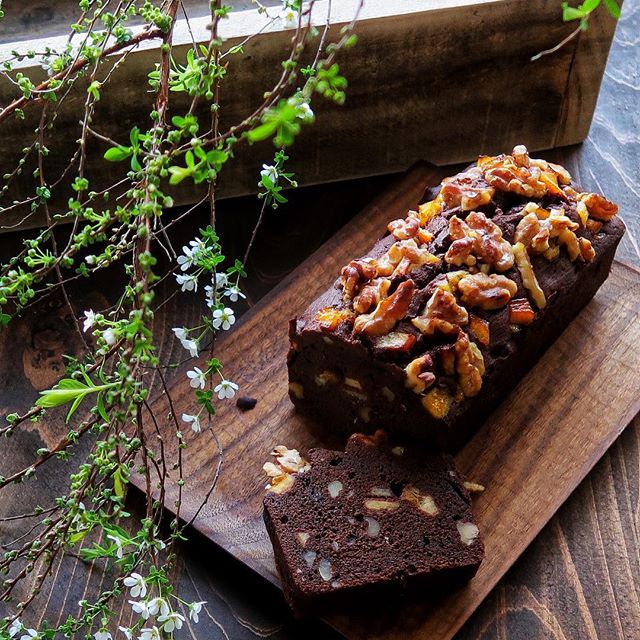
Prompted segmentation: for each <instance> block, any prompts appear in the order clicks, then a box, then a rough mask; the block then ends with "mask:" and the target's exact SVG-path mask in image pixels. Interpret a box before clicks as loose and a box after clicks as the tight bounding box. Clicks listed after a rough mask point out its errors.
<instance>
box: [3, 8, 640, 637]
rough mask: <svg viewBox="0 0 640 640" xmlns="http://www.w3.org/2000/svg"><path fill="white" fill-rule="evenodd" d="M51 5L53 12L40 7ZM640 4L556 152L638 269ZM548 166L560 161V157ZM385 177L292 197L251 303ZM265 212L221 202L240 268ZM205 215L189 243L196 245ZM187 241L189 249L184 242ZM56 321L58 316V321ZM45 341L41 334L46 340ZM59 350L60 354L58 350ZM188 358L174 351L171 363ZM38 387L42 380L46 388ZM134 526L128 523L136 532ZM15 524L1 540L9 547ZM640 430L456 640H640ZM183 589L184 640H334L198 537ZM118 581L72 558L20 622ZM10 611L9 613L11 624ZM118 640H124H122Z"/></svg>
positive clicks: (11, 404) (166, 317)
mask: <svg viewBox="0 0 640 640" xmlns="http://www.w3.org/2000/svg"><path fill="white" fill-rule="evenodd" d="M42 4H43V5H44V4H47V5H48V6H50V7H51V6H53V5H50V4H49V3H42ZM639 33H640V0H626V2H625V4H624V8H623V15H622V19H621V21H620V23H619V25H618V28H617V31H616V37H615V41H614V44H613V48H612V51H611V55H610V57H609V63H608V66H607V69H606V73H605V79H604V83H603V85H602V91H601V94H600V97H599V101H598V106H597V109H596V113H595V117H594V121H593V124H592V127H591V131H590V135H589V137H588V138H587V140H586V141H585V143H584V144H583V145H581V146H580V147H570V148H566V149H561V150H558V151H557V152H554V154H553V159H555V160H556V161H560V162H563V163H565V164H566V165H567V166H568V167H569V168H570V170H571V172H572V173H573V175H574V176H575V177H576V178H577V179H578V180H579V181H580V182H581V183H582V184H583V185H584V186H585V187H587V188H590V189H599V190H601V191H603V192H605V193H607V195H609V196H610V197H611V198H613V199H615V200H616V201H617V202H619V203H620V206H621V210H622V217H623V218H624V220H625V222H626V224H627V229H628V232H627V234H626V236H625V238H624V239H623V242H622V244H621V246H620V248H619V250H618V259H621V260H623V261H625V262H627V263H628V264H631V265H634V266H635V267H636V268H638V269H640V250H639V248H638V247H639V246H640V245H639V243H638V238H639V237H640V233H639V231H640V211H639V208H638V200H639V196H640V175H639V169H640V135H639V132H640V120H639V118H640V108H639V107H638V101H639V99H640V89H639V87H640V47H639V46H638V45H639V44H640V41H639V40H638V34H639ZM549 157H550V159H551V158H552V157H551V156H549ZM389 183H390V178H389V177H387V176H379V177H377V178H375V179H366V180H357V181H349V182H344V183H336V184H332V185H326V186H325V187H322V188H316V187H311V188H305V189H301V190H299V191H298V192H294V193H292V194H291V196H290V204H289V205H288V206H287V207H286V208H283V209H281V210H279V211H278V212H275V213H273V214H271V213H270V214H269V215H268V216H267V218H266V220H265V223H264V225H263V227H262V229H261V232H260V234H259V236H258V240H257V243H256V246H255V251H254V253H253V256H252V258H251V260H250V265H249V277H248V279H247V281H246V286H245V291H246V293H247V294H248V298H249V302H250V303H251V304H253V303H254V302H256V301H257V300H259V299H260V298H261V297H262V296H263V295H264V294H265V293H266V292H268V291H270V290H271V289H272V288H273V287H274V286H275V285H276V284H277V283H278V282H280V281H281V280H282V278H283V277H285V276H286V274H287V273H289V272H290V271H291V270H292V269H293V268H294V267H295V266H296V265H297V264H299V263H300V262H301V260H302V259H304V258H305V257H306V256H307V255H309V253H311V252H312V251H313V250H315V249H316V248H317V247H318V246H320V245H321V244H322V243H323V242H324V241H326V240H327V239H328V238H329V237H331V235H332V234H333V233H335V231H336V230H337V229H338V228H339V227H340V226H341V225H342V224H344V223H345V222H346V221H348V219H349V218H350V217H351V216H352V215H353V214H355V213H357V212H358V211H359V210H360V209H361V208H362V207H363V206H364V205H365V204H366V203H367V202H368V201H370V200H371V199H373V198H374V197H376V195H377V194H378V193H379V192H380V191H381V189H383V188H384V187H385V186H386V185H388V184H389ZM258 208H259V203H258V202H256V201H255V200H254V199H252V198H241V199H237V200H233V201H227V202H225V203H222V206H221V207H220V211H219V217H218V219H219V226H220V228H221V233H222V235H223V239H224V244H225V247H227V249H228V251H229V254H230V255H232V256H234V255H235V256H241V255H242V252H243V250H244V247H245V246H246V242H247V239H248V235H249V233H250V230H251V227H252V226H253V224H254V222H255V218H256V215H257V210H258ZM206 219H207V213H206V212H205V211H203V212H202V217H201V219H199V220H194V222H193V228H192V229H183V230H182V231H181V234H182V239H188V238H189V237H190V234H191V233H192V231H193V230H194V229H195V228H197V226H198V224H203V223H204V221H206ZM178 241H180V239H178ZM19 243H20V237H18V236H15V235H6V236H4V237H3V240H2V243H1V244H0V253H2V255H3V257H6V255H7V254H8V253H10V252H11V251H12V249H13V248H15V247H16V246H19ZM96 289H99V290H100V292H101V295H105V296H106V297H109V295H110V294H112V293H113V292H115V283H114V282H113V281H109V280H108V279H107V280H105V281H104V282H102V283H100V286H98V287H97V288H96ZM76 295H77V297H74V302H76V304H77V309H78V310H81V309H83V308H86V307H84V306H83V305H84V304H94V303H93V298H91V297H90V296H91V295H96V294H95V292H82V291H80V292H76ZM180 302H181V304H180V305H173V306H172V307H171V308H170V309H169V308H165V310H164V311H163V312H162V313H160V314H159V317H158V322H159V323H166V325H168V326H177V325H178V324H180V323H181V322H189V320H190V319H192V318H193V317H194V316H195V314H196V312H197V310H196V309H194V307H193V305H192V304H191V303H190V301H189V299H188V298H184V299H181V300H180ZM57 308H58V311H57V312H56V311H55V308H48V307H47V308H41V309H38V310H37V312H34V313H33V314H32V315H29V316H27V317H25V318H23V319H22V320H21V321H20V322H18V323H16V324H15V332H12V333H11V334H10V335H8V334H6V333H5V334H3V335H1V336H0V344H2V356H1V358H0V414H4V413H5V412H9V411H11V410H13V409H15V408H18V407H22V408H23V407H24V406H26V405H27V404H29V403H30V402H31V401H32V400H33V399H34V398H35V397H36V395H37V390H36V389H37V388H38V384H41V383H42V380H43V378H42V376H45V375H50V373H47V372H46V371H44V373H43V372H42V370H40V373H37V372H35V370H34V368H33V366H31V368H29V367H26V366H25V359H24V355H25V353H26V352H30V353H31V360H32V361H33V362H35V363H38V362H40V363H41V366H42V367H45V366H47V362H48V363H50V364H51V366H54V367H55V366H58V364H57V362H56V360H55V358H52V357H51V356H52V354H53V352H55V351H56V349H59V348H60V347H59V346H58V345H60V344H62V343H64V345H65V346H70V347H73V345H74V344H75V342H74V337H73V330H72V326H71V324H70V323H69V322H68V320H69V317H68V315H67V314H65V313H63V312H60V309H61V307H60V306H58V307H57ZM52 311H53V313H52ZM43 332H44V336H43V335H41V334H42V333H43ZM52 347H53V348H52ZM172 351H173V352H174V354H177V353H178V347H177V346H176V345H174V344H173V343H171V341H167V342H166V343H165V344H163V345H162V354H163V357H164V356H165V355H166V354H169V353H171V352H172ZM39 381H40V382H39ZM63 428H64V425H63V424H62V423H61V422H56V421H54V420H48V421H46V422H45V423H43V424H41V425H40V428H39V429H38V431H35V430H30V431H25V432H23V433H21V434H16V436H14V437H13V438H11V439H10V440H6V441H3V443H2V447H3V449H2V454H3V455H2V456H1V457H0V473H5V471H6V470H7V469H8V468H17V467H18V466H19V465H21V464H25V463H28V462H29V461H31V460H32V459H33V456H34V455H35V450H36V449H37V448H38V447H40V446H43V442H44V441H45V440H46V439H47V438H55V437H56V435H57V434H59V433H60V432H61V429H63ZM66 472H67V469H66V468H65V467H64V466H62V467H61V468H57V467H55V466H52V467H51V468H50V469H48V470H47V473H46V474H42V475H40V476H39V477H38V478H37V480H36V481H35V482H32V483H27V484H25V485H24V486H21V487H17V488H16V487H11V488H10V490H9V491H3V492H2V494H0V506H1V509H2V513H17V512H18V511H19V510H21V509H22V508H26V507H27V506H28V505H33V504H36V503H42V504H44V503H46V502H47V500H51V499H52V498H53V497H54V496H57V495H59V494H60V493H62V492H64V490H65V477H66ZM140 504H141V499H140V495H139V493H138V492H136V491H132V492H131V493H130V495H129V497H128V506H129V509H130V510H131V511H132V513H133V514H134V516H135V515H136V513H139V512H140ZM125 524H126V523H125ZM13 533H14V532H12V530H11V529H10V527H8V526H7V525H2V527H0V540H1V541H2V542H4V543H6V541H7V540H9V539H10V538H11V537H12V534H13ZM639 541H640V419H639V418H638V417H636V418H635V419H634V420H633V421H631V423H630V425H629V427H628V428H627V429H626V430H625V431H624V433H623V434H622V435H621V436H620V437H619V438H618V440H616V442H615V443H614V444H613V446H612V447H611V448H610V449H609V451H608V452H607V453H606V454H605V455H604V457H603V458H602V459H601V460H600V462H599V463H598V464H597V465H596V466H595V467H594V469H593V470H592V471H591V472H590V473H589V475H588V476H587V477H586V478H585V480H584V481H583V482H582V483H581V484H580V485H579V487H578V488H577V489H576V490H575V491H574V492H573V494H572V495H571V496H570V498H569V499H568V500H567V502H566V503H565V504H564V505H563V507H562V508H561V509H560V510H559V511H558V513H557V514H556V516H554V517H553V518H552V520H551V521H550V522H549V524H548V525H547V526H546V527H545V528H544V529H543V530H542V532H541V533H540V534H539V535H538V536H537V537H536V539H535V540H534V542H533V543H532V544H531V545H530V546H529V548H528V549H527V550H526V551H525V553H524V554H523V555H522V556H521V558H520V559H519V560H518V561H517V562H516V563H515V565H514V566H513V567H512V569H511V570H510V571H509V572H508V573H507V574H506V576H505V577H504V578H503V579H502V580H501V581H500V583H499V584H498V585H497V586H496V587H495V588H494V589H493V591H492V592H491V593H490V594H489V596H488V597H487V598H486V599H485V601H484V602H483V604H482V605H481V606H480V608H479V609H478V610H477V611H476V612H475V614H474V615H473V616H472V617H471V618H470V619H469V621H468V622H467V624H466V625H465V626H464V627H463V628H462V629H461V630H460V631H459V632H458V634H456V640H496V639H498V640H507V639H508V640H575V639H577V640H583V639H584V640H596V639H597V640H638V638H639V637H640V632H639V630H640V560H639V555H640V554H639V551H638V550H639V548H640V543H639ZM178 556H179V562H178V566H177V568H176V573H175V580H176V584H177V585H178V586H177V589H178V592H179V593H180V594H181V595H182V596H183V597H184V598H185V599H187V600H195V599H202V600H207V601H208V605H207V614H206V616H201V622H200V624H199V625H198V626H197V627H190V628H186V627H185V628H183V630H182V636H181V637H182V638H185V639H186V638H191V639H194V640H203V639H206V640H218V639H233V640H256V639H258V638H274V639H278V640H294V639H295V640H299V639H300V638H304V639H305V640H307V639H308V640H315V639H323V640H329V639H334V640H335V639H337V638H338V637H339V635H338V634H336V633H334V632H333V631H331V630H330V629H329V628H328V627H326V626H325V625H323V624H322V623H321V622H319V621H317V620H307V621H296V620H294V619H293V618H292V616H291V615H290V613H289V612H288V610H287V608H286V606H285V605H284V603H283V601H282V597H281V594H280V592H279V590H278V589H276V587H274V586H273V585H271V584H270V583H268V582H267V581H265V580H263V579H261V578H259V577H258V576H257V574H255V573H254V572H253V571H251V570H248V569H246V568H244V567H243V566H242V565H241V563H239V562H237V561H235V560H234V559H233V558H231V557H230V556H229V555H228V554H227V553H226V552H224V551H222V550H220V549H219V548H218V547H216V546H215V545H212V544H211V543H210V542H209V541H207V540H206V539H205V538H204V537H203V536H201V535H199V534H198V533H197V532H195V531H191V532H190V534H189V541H188V543H186V544H184V545H181V546H180V548H179V549H178ZM106 581H108V576H105V575H103V574H102V573H101V572H100V571H99V570H96V569H95V568H91V567H89V566H88V565H86V564H84V563H82V562H80V561H79V560H77V558H75V557H73V556H69V557H67V558H66V559H65V562H64V564H63V565H62V566H61V567H60V568H59V570H58V571H57V572H56V574H55V575H54V576H52V579H51V580H50V581H49V582H48V585H47V592H46V593H45V594H43V596H42V597H41V598H40V600H39V601H38V602H37V603H36V606H35V607H34V609H33V610H32V611H31V612H30V613H29V614H27V615H25V616H23V617H24V619H25V622H27V623H29V624H31V625H36V624H37V623H38V621H39V620H42V619H48V620H49V621H51V622H53V623H55V622H56V621H60V620H63V619H64V618H65V616H66V615H67V614H68V613H77V612H78V604H77V603H78V601H79V600H80V599H81V598H85V597H86V598H92V597H94V596H95V595H96V594H97V593H98V588H99V586H100V584H101V583H106ZM127 610H128V609H127V607H122V606H121V604H120V603H118V604H117V606H116V611H117V612H118V613H119V624H125V623H126V622H127V621H128V618H127V616H128V613H127ZM6 612H7V609H6V607H4V606H0V615H3V614H4V613H6ZM114 637H115V635H114Z"/></svg>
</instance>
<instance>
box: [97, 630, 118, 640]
mask: <svg viewBox="0 0 640 640" xmlns="http://www.w3.org/2000/svg"><path fill="white" fill-rule="evenodd" d="M93 637H94V638H95V640H113V636H112V635H111V634H110V633H109V632H108V631H106V630H105V629H101V630H100V631H96V632H95V633H94V634H93Z"/></svg>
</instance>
